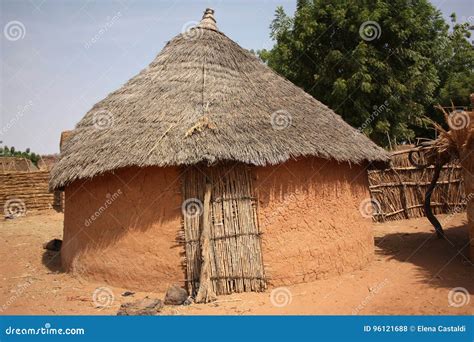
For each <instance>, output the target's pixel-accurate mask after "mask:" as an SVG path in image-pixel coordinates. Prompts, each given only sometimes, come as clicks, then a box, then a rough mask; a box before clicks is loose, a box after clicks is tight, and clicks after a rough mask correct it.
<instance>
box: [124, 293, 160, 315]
mask: <svg viewBox="0 0 474 342" xmlns="http://www.w3.org/2000/svg"><path fill="white" fill-rule="evenodd" d="M162 308H163V302H162V301H161V299H152V298H148V297H146V298H144V299H139V300H136V301H134V302H130V303H124V304H122V305H121V306H120V309H119V311H118V312H117V316H153V315H157V314H158V313H159V312H160V311H161V309H162Z"/></svg>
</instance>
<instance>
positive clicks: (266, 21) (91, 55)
mask: <svg viewBox="0 0 474 342" xmlns="http://www.w3.org/2000/svg"><path fill="white" fill-rule="evenodd" d="M295 2H296V1H294V0H291V1H290V0H254V1H251V0H234V1H232V0H230V1H229V0H218V1H196V0H193V1H177V0H175V1H172V0H166V1H165V0H154V1H153V0H135V1H128V0H120V1H118V0H102V1H84V0H77V1H72V0H67V1H66V0H54V1H53V0H16V1H6V0H0V4H1V5H0V6H1V7H0V10H1V11H0V13H1V14H0V28H1V29H2V32H1V34H2V35H1V50H0V54H1V75H0V81H1V85H0V96H1V97H0V106H1V108H0V109H1V121H0V140H1V141H3V143H2V144H3V145H5V144H6V145H9V146H12V145H13V146H15V147H16V148H17V149H21V150H23V149H25V148H26V147H30V148H31V149H32V150H33V151H35V152H39V153H44V154H45V153H56V152H58V150H59V146H58V145H59V136H60V133H61V131H63V130H67V129H71V128H73V127H74V125H75V124H76V123H77V122H78V121H79V120H80V118H81V117H82V116H83V115H84V114H85V113H86V112H87V111H88V110H89V109H90V108H91V107H92V105H93V104H94V103H96V102H97V101H99V100H101V99H103V98H104V97H105V96H106V95H107V94H108V93H110V92H111V91H114V90H115V89H117V88H118V87H120V86H121V85H122V84H123V83H125V82H126V81H127V80H128V79H129V78H131V77H132V76H134V75H135V74H137V73H138V72H139V71H140V70H141V69H143V68H144V67H146V66H147V65H148V64H149V63H150V62H151V61H152V60H153V59H154V58H155V56H156V55H157V54H158V53H159V51H160V50H161V49H162V47H163V46H164V44H165V43H166V42H167V41H168V40H170V39H171V38H172V37H174V36H175V35H177V34H179V33H180V32H181V31H182V29H183V27H187V26H189V25H191V24H192V23H193V22H196V21H199V20H200V18H201V16H202V12H203V10H204V9H205V8H206V7H212V8H214V9H215V11H216V14H215V16H216V19H217V25H218V27H219V29H220V30H221V31H223V32H224V33H226V35H227V36H229V37H230V38H232V39H233V40H235V41H236V42H237V43H239V44H240V45H241V46H243V47H244V48H247V49H262V48H270V47H271V46H272V45H273V43H272V41H271V39H270V38H269V25H270V23H271V21H272V19H273V14H274V11H275V8H276V7H277V6H278V5H282V6H283V7H284V8H285V10H286V12H287V13H288V14H293V12H294V10H295ZM432 2H433V4H434V5H435V6H436V7H438V8H439V9H440V10H441V11H442V12H443V14H444V15H445V16H446V17H448V16H449V14H450V13H451V12H456V13H457V15H458V17H459V18H460V19H461V18H463V17H464V18H468V17H469V16H474V5H473V2H472V0H436V1H432ZM12 21H17V22H20V23H21V25H23V27H21V26H17V27H19V31H14V28H15V27H14V26H15V25H13V24H10V26H8V24H9V23H11V22H12ZM16 25H18V24H16ZM10 29H11V31H10ZM18 32H19V34H20V36H21V37H22V38H21V39H17V40H15V39H16V38H17V37H18V36H15V33H18ZM7 38H10V39H7ZM12 38H13V39H12Z"/></svg>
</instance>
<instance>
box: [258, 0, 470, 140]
mask: <svg viewBox="0 0 474 342" xmlns="http://www.w3.org/2000/svg"><path fill="white" fill-rule="evenodd" d="M456 25H458V26H457V27H458V32H457V33H454V31H453V32H452V33H450V31H449V25H448V24H447V23H446V22H445V20H444V19H443V18H442V16H441V13H440V12H439V11H437V10H436V9H435V8H434V7H433V6H432V5H431V4H430V3H429V2H428V1H426V0H417V1H410V0H390V1H388V0H370V1H342V0H340V1H334V0H312V1H309V0H300V1H298V2H297V9H296V12H295V15H294V17H289V16H288V15H287V14H286V13H285V12H284V10H283V8H281V7H278V8H277V9H276V13H275V19H274V20H273V22H272V24H271V27H270V28H271V37H272V38H273V39H274V40H275V42H276V44H275V46H274V47H273V49H272V50H270V51H266V50H263V51H260V52H259V55H260V58H261V59H262V60H263V61H265V62H266V63H267V64H268V65H269V66H270V67H271V68H273V69H274V70H275V71H277V72H278V73H280V74H282V75H283V76H285V77H286V78H288V79H289V80H291V81H292V82H293V83H295V84H297V85H298V86H300V87H302V88H304V89H305V90H306V91H307V92H309V93H310V94H311V95H313V96H314V97H315V98H317V99H318V100H320V101H322V102H323V103H325V104H326V105H328V106H329V107H331V108H332V109H333V110H334V111H336V112H337V113H338V114H340V115H341V116H342V117H343V118H344V120H346V121H347V122H348V123H349V124H351V125H352V126H354V127H357V128H359V129H361V130H362V131H363V132H364V133H366V134H367V135H368V136H369V137H370V138H372V139H373V140H374V141H375V142H377V143H379V144H381V145H383V146H387V145H389V143H390V142H391V143H400V142H403V141H407V140H411V139H413V138H414V137H415V135H416V134H417V133H418V132H419V131H420V127H423V126H426V124H427V120H426V117H425V115H426V114H427V109H428V108H430V106H432V104H433V103H435V102H437V101H442V103H444V102H445V100H447V99H450V98H453V100H455V99H456V100H457V99H458V97H463V96H465V93H466V92H467V93H469V92H470V91H472V84H473V83H472V75H473V66H472V63H473V57H472V45H471V44H470V43H469V41H468V40H467V38H468V35H469V31H468V27H467V26H466V25H463V24H456ZM460 26H462V27H461V28H460ZM455 31H456V28H455ZM470 81H471V82H470ZM453 96H454V97H453ZM466 100H467V97H466ZM428 114H430V113H428ZM431 114H433V113H431ZM433 115H434V114H433ZM425 133H426V132H425Z"/></svg>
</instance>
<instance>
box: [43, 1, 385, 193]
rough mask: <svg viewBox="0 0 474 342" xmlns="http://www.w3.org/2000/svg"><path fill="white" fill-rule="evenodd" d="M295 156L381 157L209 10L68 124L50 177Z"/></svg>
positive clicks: (63, 179)
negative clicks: (68, 132) (221, 27)
mask: <svg viewBox="0 0 474 342" xmlns="http://www.w3.org/2000/svg"><path fill="white" fill-rule="evenodd" d="M299 156H319V157H323V158H327V159H334V160H337V161H341V162H351V163H361V162H364V161H387V160H388V156H387V154H386V153H385V152H384V150H383V149H381V148H379V147H378V146H376V145H375V144H374V143H373V142H371V141H370V140H369V139H368V138H367V137H365V136H364V135H363V134H361V133H359V132H358V131H356V130H355V129H353V128H352V127H350V126H349V125H348V124H346V123H345V122H344V121H343V120H342V118H341V117H339V116H338V115H337V114H335V113H334V112H333V111H332V110H331V109H329V108H328V107H327V106H325V105H323V104H322V103H320V102H319V101H317V100H315V99H314V98H313V97H311V96H310V95H308V94H307V93H305V92H304V91H303V90H302V89H300V88H298V87H296V86H295V85H294V84H292V83H291V82H289V81H287V80H285V79H284V78H282V77H280V76H279V75H277V74H276V73H275V72H273V71H272V70H271V69H270V68H268V67H267V66H266V65H265V64H263V63H262V62H261V61H260V60H259V59H258V58H257V57H255V56H254V55H253V54H251V53H250V52H249V51H247V50H245V49H243V48H241V47H240V46H239V45H237V44H236V43H235V42H233V41H232V40H231V39H229V38H228V37H226V36H225V35H224V34H223V33H221V32H220V31H219V30H218V29H217V28H216V25H215V20H214V17H213V11H212V10H209V9H208V10H206V12H205V15H204V19H203V20H202V21H201V23H200V24H199V25H197V26H196V27H195V28H193V29H191V30H189V31H187V32H184V33H182V34H179V35H178V36H177V37H175V38H174V39H172V40H171V41H170V42H168V43H167V44H166V46H165V47H164V49H163V50H162V52H161V53H160V54H159V55H158V56H157V57H156V59H155V60H154V61H153V62H152V63H151V64H150V65H149V66H148V67H147V68H145V69H144V70H143V71H141V72H140V73H139V74H138V75H137V76H135V77H133V78H132V79H131V80H129V81H128V82H127V83H126V84H125V85H124V86H123V87H121V88H120V89H118V90H117V91H115V92H113V93H111V94H110V95H109V96H107V97H106V98H105V99H104V100H102V101H100V102H99V103H97V104H96V105H95V106H94V107H93V108H92V109H91V110H90V111H89V112H88V113H87V114H86V115H85V117H84V118H83V119H82V120H81V121H80V122H79V123H78V125H77V126H76V128H75V129H74V130H73V131H72V132H71V136H70V138H69V140H68V141H67V142H66V144H65V146H64V149H63V152H62V155H61V159H60V161H59V163H58V164H57V166H56V167H55V168H54V169H53V172H52V178H51V186H52V187H53V188H56V187H61V186H63V185H65V184H67V183H69V182H71V181H74V180H76V179H80V178H89V177H93V176H95V175H98V174H101V173H104V172H107V171H111V170H114V169H117V168H121V167H127V166H132V165H135V166H140V167H143V166H151V165H158V166H168V165H190V164H195V163H198V162H207V163H215V162H218V161H224V160H234V161H240V162H243V163H248V164H253V165H268V164H277V163H282V162H284V161H286V160H288V159H290V158H296V157H299Z"/></svg>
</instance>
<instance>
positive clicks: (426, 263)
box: [0, 212, 474, 315]
mask: <svg viewBox="0 0 474 342" xmlns="http://www.w3.org/2000/svg"><path fill="white" fill-rule="evenodd" d="M62 220H63V216H62V214H58V213H55V212H43V213H41V214H36V215H31V216H27V217H22V218H17V219H15V220H6V221H1V223H0V225H1V227H0V314H43V315H50V314H53V315H54V314H66V315H72V314H92V315H94V314H99V315H104V314H115V313H116V312H117V310H118V308H119V307H120V304H122V303H125V302H128V301H131V300H134V299H139V298H143V297H145V296H149V297H151V298H163V297H164V294H163V293H144V292H143V293H136V294H135V295H133V296H130V297H123V296H122V295H121V294H122V293H123V292H124V291H126V290H127V289H123V288H116V287H111V286H109V285H107V284H99V283H91V282H88V281H86V280H84V279H79V278H77V277H73V276H71V275H70V274H66V273H62V272H61V267H60V262H59V257H58V255H57V254H56V253H54V252H50V251H46V250H44V249H43V248H42V244H43V243H44V242H46V241H49V240H51V239H53V238H61V236H62ZM440 220H441V221H442V222H443V224H444V226H445V229H446V233H447V236H448V241H445V240H438V239H436V237H435V236H434V234H433V230H432V228H431V226H430V225H429V223H427V220H426V219H424V218H421V219H413V220H408V221H397V222H389V223H384V224H374V235H375V244H376V251H375V258H374V261H373V262H372V263H371V264H370V265H369V266H368V267H366V268H364V269H363V270H358V271H354V272H351V273H349V274H345V275H342V276H338V277H333V278H331V279H326V280H319V281H315V282H311V283H306V284H298V285H294V286H289V287H286V288H277V289H269V290H268V291H267V292H264V293H240V294H233V295H230V296H222V297H219V299H218V301H217V302H215V303H211V304H193V305H190V306H179V307H166V308H165V309H164V310H163V313H164V314H172V315H188V314H190V315H191V314H198V315H207V314H216V315H221V314H232V315H241V314H244V315H246V314H250V315H253V314H257V315H260V314H271V315H274V314H276V315H278V314H294V315H298V314H305V315H308V314H324V315H330V314H349V315H350V314H361V315H368V314H376V315H378V314H448V315H457V314H473V313H474V298H473V297H472V294H473V293H474V281H473V280H474V268H473V267H472V264H471V263H470V262H469V261H468V259H467V257H466V255H467V248H466V247H467V242H468V233H467V229H466V226H465V224H466V218H465V214H457V215H454V216H440ZM99 287H107V291H109V295H108V296H105V300H104V301H101V300H100V299H99V300H98V301H97V300H96V302H94V301H93V299H92V297H93V293H94V291H95V290H96V289H97V288H99ZM458 287H462V288H465V289H467V291H468V292H469V294H463V293H455V294H454V293H453V292H451V295H452V294H454V296H453V297H452V298H451V301H450V300H449V298H448V297H449V296H450V291H451V290H452V289H453V288H458ZM96 293H97V292H96ZM97 298H101V297H100V296H98V297H97ZM102 299H103V298H102ZM97 302H100V303H102V304H109V305H106V306H105V307H100V306H99V307H97V306H96V304H97ZM450 302H451V304H454V306H453V305H450Z"/></svg>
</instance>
